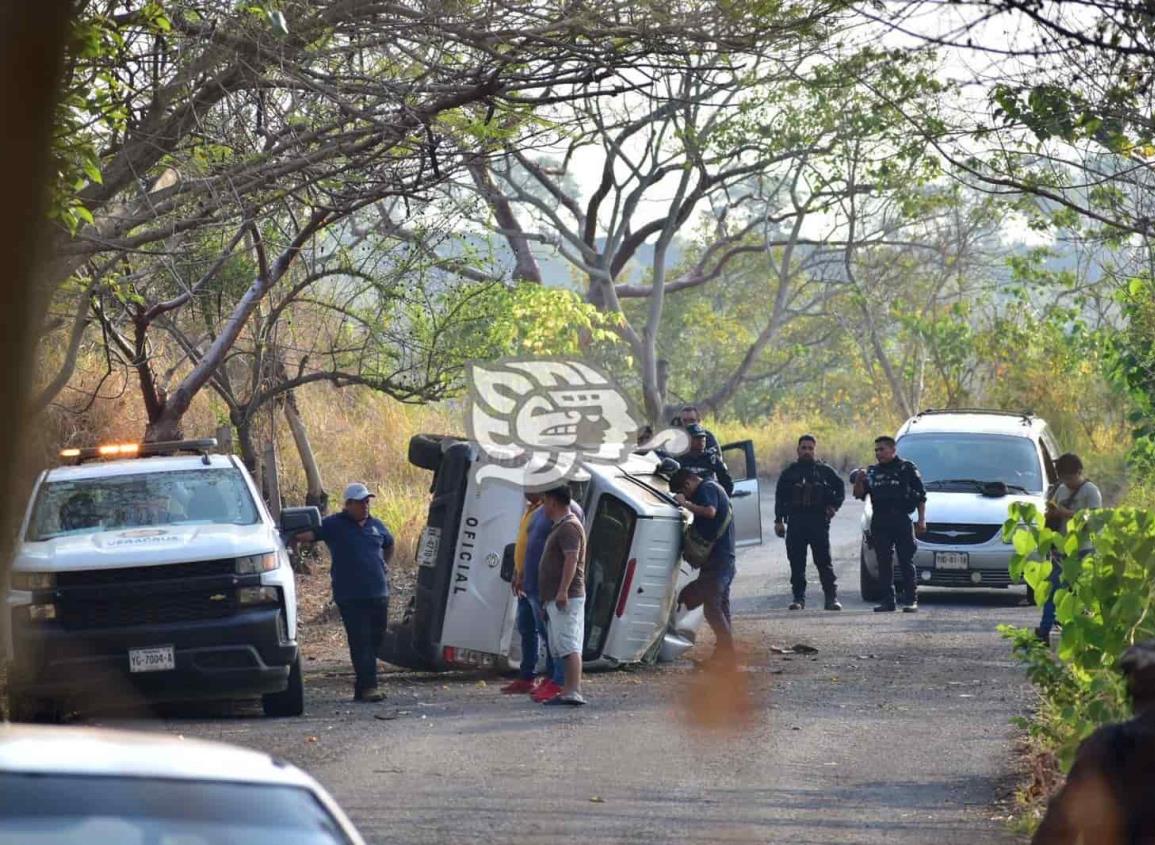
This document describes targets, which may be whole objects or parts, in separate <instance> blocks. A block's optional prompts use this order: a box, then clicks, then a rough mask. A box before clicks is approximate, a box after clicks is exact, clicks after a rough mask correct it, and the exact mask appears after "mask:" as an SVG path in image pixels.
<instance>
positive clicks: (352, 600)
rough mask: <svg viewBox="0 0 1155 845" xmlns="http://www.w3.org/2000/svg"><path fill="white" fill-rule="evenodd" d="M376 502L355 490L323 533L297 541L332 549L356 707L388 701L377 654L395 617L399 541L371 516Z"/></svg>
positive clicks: (332, 572) (335, 593) (352, 486)
mask: <svg viewBox="0 0 1155 845" xmlns="http://www.w3.org/2000/svg"><path fill="white" fill-rule="evenodd" d="M372 498H374V495H373V494H372V493H370V492H369V488H367V487H366V486H365V485H364V484H350V485H349V486H348V487H346V488H345V508H344V510H342V511H340V512H339V513H335V514H333V515H331V516H327V517H325V519H324V520H323V521H322V522H321V528H320V530H319V531H316V532H313V531H303V532H301V533H299V534H296V535H295V536H294V537H293V541H294V542H300V543H312V542H315V541H317V540H323V541H324V543H325V545H326V546H328V548H329V556H330V557H331V558H332V560H333V564H332V568H331V570H330V577H331V579H332V584H333V601H335V602H336V603H337V608H338V609H339V610H340V611H341V621H342V622H343V623H345V636H346V638H347V639H348V641H349V658H350V659H351V660H352V662H353V671H354V672H355V673H356V676H357V680H356V682H355V683H354V685H353V699H354V700H355V701H381V700H382V699H384V698H385V694H384V693H382V692H381V691H380V690H379V689H377V652H378V651H379V650H380V647H381V639H382V637H384V635H385V625H386V622H387V620H388V614H389V559H390V558H391V557H392V556H393V535H392V534H390V533H389V529H388V528H386V527H385V525H384V523H382V522H381V521H380V520H379V519H374V518H373V517H372V516H370V515H369V500H370V499H372Z"/></svg>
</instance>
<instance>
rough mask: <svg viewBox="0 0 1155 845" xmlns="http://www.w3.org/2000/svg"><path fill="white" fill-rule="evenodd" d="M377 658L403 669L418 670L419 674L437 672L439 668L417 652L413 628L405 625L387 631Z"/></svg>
mask: <svg viewBox="0 0 1155 845" xmlns="http://www.w3.org/2000/svg"><path fill="white" fill-rule="evenodd" d="M377 657H379V658H380V659H381V660H384V661H385V662H386V663H391V664H393V665H394V666H400V667H401V668H402V669H416V670H417V671H418V672H436V671H437V667H436V666H434V665H433V664H432V663H431V662H430V661H429V660H428V658H426V657H425V655H423V654H421V653H420V652H418V651H417V648H416V647H415V646H414V645H413V628H412V626H410V625H406V624H404V623H402V624H401V625H397V626H395V627H390V628H386V629H385V636H384V637H382V638H381V648H380V649H378V651H377Z"/></svg>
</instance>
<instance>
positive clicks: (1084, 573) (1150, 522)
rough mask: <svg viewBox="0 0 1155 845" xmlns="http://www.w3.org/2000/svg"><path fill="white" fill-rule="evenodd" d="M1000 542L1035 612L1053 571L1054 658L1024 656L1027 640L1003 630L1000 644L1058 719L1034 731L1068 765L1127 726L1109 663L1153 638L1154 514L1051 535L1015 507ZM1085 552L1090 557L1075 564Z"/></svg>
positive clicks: (1106, 513) (1083, 520) (1120, 513)
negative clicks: (1079, 751) (1112, 727)
mask: <svg viewBox="0 0 1155 845" xmlns="http://www.w3.org/2000/svg"><path fill="white" fill-rule="evenodd" d="M1003 537H1004V539H1007V540H1010V541H1011V542H1013V544H1014V549H1015V554H1014V557H1013V559H1012V561H1011V566H1010V571H1011V577H1012V578H1014V579H1016V580H1025V581H1026V582H1027V583H1028V584H1029V585H1030V586H1031V588H1032V589H1033V590H1034V591H1035V597H1036V599H1037V600H1038V601H1039V602H1040V603H1042V602H1043V601H1045V600H1046V598H1047V597H1048V596H1049V595H1050V592H1051V584H1050V582H1049V577H1050V573H1051V569H1052V566H1053V565H1056V564H1057V565H1059V566H1061V567H1062V583H1063V586H1062V587H1060V588H1059V589H1058V590H1057V591H1056V592H1055V595H1054V599H1055V616H1056V618H1057V620H1058V621H1059V623H1060V624H1061V625H1062V637H1061V639H1060V641H1059V647H1058V654H1057V657H1056V656H1053V655H1052V654H1051V653H1050V651H1049V650H1046V649H1042V650H1040V649H1038V648H1034V647H1030V648H1028V647H1027V645H1026V637H1027V634H1029V633H1030V632H1020V631H1014V630H1011V629H1006V630H1004V635H1005V636H1008V637H1009V638H1011V639H1012V641H1013V642H1014V643H1015V646H1014V648H1015V653H1016V655H1017V656H1018V657H1019V658H1020V659H1021V660H1023V662H1024V663H1026V665H1027V667H1028V675H1029V676H1030V678H1031V680H1032V682H1034V683H1035V685H1036V686H1038V688H1039V691H1040V692H1041V693H1042V695H1043V698H1044V700H1045V702H1046V703H1047V705H1048V706H1049V707H1050V708H1052V711H1053V712H1052V714H1051V715H1052V716H1056V717H1057V722H1055V723H1053V724H1044V725H1043V726H1041V727H1040V728H1039V729H1040V730H1045V731H1049V732H1050V734H1051V738H1052V739H1053V740H1054V742H1055V744H1056V745H1057V746H1058V749H1059V752H1060V759H1061V760H1062V761H1063V762H1064V765H1069V764H1070V761H1071V759H1072V756H1073V754H1074V751H1075V749H1076V747H1077V745H1078V743H1079V741H1081V740H1082V739H1083V738H1085V737H1086V736H1087V735H1088V734H1090V733H1091V731H1093V730H1094V729H1095V728H1096V727H1098V726H1099V725H1102V724H1104V723H1106V722H1110V721H1115V720H1117V719H1120V718H1125V717H1126V715H1127V712H1128V705H1127V701H1126V696H1125V690H1124V688H1123V683H1122V679H1121V678H1120V676H1119V674H1118V672H1117V671H1116V664H1117V661H1118V659H1119V657H1120V656H1121V655H1122V653H1123V652H1124V651H1125V650H1126V649H1127V648H1128V647H1129V646H1131V645H1133V644H1134V643H1136V642H1138V641H1140V640H1144V639H1148V638H1150V637H1152V636H1155V613H1153V611H1155V512H1152V511H1147V510H1140V509H1137V508H1115V509H1105V510H1096V511H1083V512H1080V513H1077V514H1076V515H1075V516H1074V517H1073V518H1072V519H1071V520H1070V525H1069V528H1068V531H1067V532H1066V533H1060V532H1057V531H1054V530H1052V529H1050V528H1048V527H1047V526H1046V524H1045V520H1044V518H1043V515H1042V514H1041V513H1040V512H1039V511H1038V509H1037V508H1036V507H1035V506H1034V505H1033V504H1029V503H1015V504H1012V505H1011V507H1010V516H1009V518H1008V520H1007V522H1006V524H1005V525H1004V527H1003ZM1088 545H1090V547H1091V548H1092V551H1091V553H1090V554H1089V555H1081V554H1080V549H1081V548H1087V547H1088ZM1052 560H1054V561H1055V563H1052Z"/></svg>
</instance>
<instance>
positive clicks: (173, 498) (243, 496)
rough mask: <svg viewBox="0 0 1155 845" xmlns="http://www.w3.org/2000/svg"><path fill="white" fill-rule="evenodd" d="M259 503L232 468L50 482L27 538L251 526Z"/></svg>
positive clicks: (40, 497) (43, 490)
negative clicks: (156, 527)
mask: <svg viewBox="0 0 1155 845" xmlns="http://www.w3.org/2000/svg"><path fill="white" fill-rule="evenodd" d="M256 521H257V508H256V505H255V504H254V503H253V498H252V496H250V495H249V490H248V487H247V486H246V485H245V480H244V478H243V477H242V476H241V473H240V472H239V471H238V470H237V469H236V468H235V467H211V468H210V467H206V468H205V469H193V470H179V471H175V472H152V473H142V474H140V475H116V476H106V477H103V478H80V479H70V480H67V481H48V482H45V483H44V484H42V485H41V486H40V490H39V492H38V494H37V497H36V505H35V507H34V508H33V511H32V519H31V520H30V522H29V524H28V539H29V540H32V541H36V540H51V539H52V538H53V537H60V536H63V535H71V534H95V533H97V532H100V531H117V530H119V529H122V528H140V527H144V526H153V525H197V524H209V523H215V524H222V523H223V524H231V525H252V524H254V523H255V522H256Z"/></svg>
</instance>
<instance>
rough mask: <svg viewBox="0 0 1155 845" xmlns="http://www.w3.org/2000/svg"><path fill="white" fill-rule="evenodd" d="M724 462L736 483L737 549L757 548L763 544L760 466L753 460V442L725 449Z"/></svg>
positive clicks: (724, 447) (723, 452)
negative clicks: (759, 482) (738, 547)
mask: <svg viewBox="0 0 1155 845" xmlns="http://www.w3.org/2000/svg"><path fill="white" fill-rule="evenodd" d="M722 460H724V461H725V462H726V467H727V468H728V469H729V470H730V477H731V478H733V479H734V493H733V495H732V496H731V497H730V501H731V503H732V504H733V506H734V539H735V541H736V543H737V545H738V546H740V547H741V546H757V545H759V544H760V543H761V542H762V495H761V492H762V491H761V490H760V489H759V486H758V465H757V462H756V461H755V460H754V441H752V440H740V441H739V442H737V443H727V444H726V445H725V446H723V447H722Z"/></svg>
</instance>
